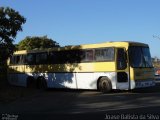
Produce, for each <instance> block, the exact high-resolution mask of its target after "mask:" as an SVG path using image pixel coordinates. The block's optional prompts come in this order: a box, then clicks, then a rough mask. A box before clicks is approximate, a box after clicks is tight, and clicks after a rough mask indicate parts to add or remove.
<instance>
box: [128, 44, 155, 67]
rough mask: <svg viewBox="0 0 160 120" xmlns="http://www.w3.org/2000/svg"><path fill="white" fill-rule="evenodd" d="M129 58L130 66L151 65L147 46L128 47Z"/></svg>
mask: <svg viewBox="0 0 160 120" xmlns="http://www.w3.org/2000/svg"><path fill="white" fill-rule="evenodd" d="M129 59H130V64H131V66H132V67H153V65H152V61H151V55H150V52H149V48H148V47H137V46H134V47H133V46H132V47H130V48H129Z"/></svg>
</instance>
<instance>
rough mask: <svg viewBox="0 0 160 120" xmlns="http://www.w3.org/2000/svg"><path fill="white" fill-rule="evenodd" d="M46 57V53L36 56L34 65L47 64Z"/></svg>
mask: <svg viewBox="0 0 160 120" xmlns="http://www.w3.org/2000/svg"><path fill="white" fill-rule="evenodd" d="M47 58H48V55H47V53H46V52H44V53H37V54H36V64H47V62H48V60H47Z"/></svg>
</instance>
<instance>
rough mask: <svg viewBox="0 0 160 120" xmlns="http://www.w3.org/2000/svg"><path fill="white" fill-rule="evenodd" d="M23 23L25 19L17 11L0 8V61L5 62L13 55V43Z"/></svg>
mask: <svg viewBox="0 0 160 120" xmlns="http://www.w3.org/2000/svg"><path fill="white" fill-rule="evenodd" d="M25 22H26V19H25V18H24V17H23V16H21V15H20V14H19V13H18V12H17V11H15V10H13V9H12V8H9V7H6V8H5V7H0V61H5V60H6V59H7V58H8V57H9V56H10V55H11V54H12V53H13V51H14V49H15V46H14V45H13V41H14V39H15V38H16V35H17V32H18V31H22V24H24V23H25Z"/></svg>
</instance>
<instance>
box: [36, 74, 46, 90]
mask: <svg viewBox="0 0 160 120" xmlns="http://www.w3.org/2000/svg"><path fill="white" fill-rule="evenodd" d="M37 88H38V89H47V82H46V80H45V78H44V77H39V78H37Z"/></svg>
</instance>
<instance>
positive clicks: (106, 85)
mask: <svg viewBox="0 0 160 120" xmlns="http://www.w3.org/2000/svg"><path fill="white" fill-rule="evenodd" d="M98 90H99V91H101V92H103V93H109V92H111V90H112V84H111V81H110V80H109V79H108V78H106V77H102V78H100V80H99V81H98Z"/></svg>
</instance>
